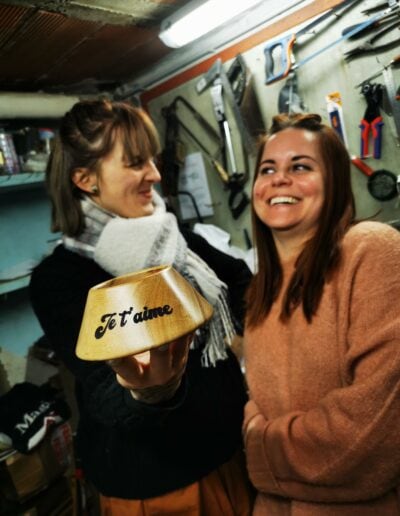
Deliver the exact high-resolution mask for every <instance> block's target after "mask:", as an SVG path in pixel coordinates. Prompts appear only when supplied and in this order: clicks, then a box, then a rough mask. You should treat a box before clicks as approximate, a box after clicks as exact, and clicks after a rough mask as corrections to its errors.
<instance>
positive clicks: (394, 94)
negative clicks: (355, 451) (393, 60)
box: [382, 67, 400, 141]
mask: <svg viewBox="0 0 400 516" xmlns="http://www.w3.org/2000/svg"><path fill="white" fill-rule="evenodd" d="M382 75H383V80H384V83H385V88H386V97H387V100H388V102H389V105H390V111H391V112H390V114H391V116H392V117H393V121H394V125H395V128H396V137H397V140H398V141H400V101H399V98H398V91H399V90H398V89H397V90H396V85H395V82H394V77H393V70H392V68H390V67H386V68H384V70H383V71H382Z"/></svg>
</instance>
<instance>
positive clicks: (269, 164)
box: [253, 128, 326, 243]
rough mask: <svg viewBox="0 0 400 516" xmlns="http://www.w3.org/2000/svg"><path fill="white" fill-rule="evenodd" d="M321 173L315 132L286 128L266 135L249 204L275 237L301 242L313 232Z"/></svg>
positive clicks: (320, 198) (321, 196) (319, 203)
mask: <svg viewBox="0 0 400 516" xmlns="http://www.w3.org/2000/svg"><path fill="white" fill-rule="evenodd" d="M325 173H326V172H325V167H324V163H323V161H322V157H321V154H320V150H319V145H318V136H317V135H316V134H315V133H313V132H311V131H307V130H305V129H294V128H288V129H284V130H282V131H280V132H278V133H276V134H274V135H272V136H271V137H270V138H269V139H268V141H267V142H266V144H265V146H264V150H263V153H262V156H261V160H260V164H259V168H258V170H257V177H256V180H255V183H254V187H253V205H254V210H255V213H256V214H257V216H258V218H259V219H260V220H261V221H262V222H263V223H264V224H265V225H266V226H268V227H269V228H270V230H271V232H272V235H273V237H274V240H275V241H277V240H282V239H286V240H287V239H293V240H296V241H297V242H301V243H304V242H305V241H306V240H308V238H310V237H311V236H312V235H313V234H314V233H315V231H316V228H317V226H318V219H319V216H320V213H321V209H322V205H323V202H324V198H325V194H324V175H325Z"/></svg>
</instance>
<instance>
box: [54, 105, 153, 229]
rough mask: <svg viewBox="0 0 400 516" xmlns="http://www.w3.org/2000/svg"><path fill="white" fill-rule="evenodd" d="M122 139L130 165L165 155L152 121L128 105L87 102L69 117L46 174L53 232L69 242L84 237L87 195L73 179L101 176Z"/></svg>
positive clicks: (137, 109)
mask: <svg viewBox="0 0 400 516" xmlns="http://www.w3.org/2000/svg"><path fill="white" fill-rule="evenodd" d="M117 134H118V135H120V136H121V138H122V144H123V147H124V153H125V157H126V159H127V161H129V162H138V161H139V162H141V161H143V162H145V161H147V160H148V159H149V158H153V157H155V156H156V155H157V154H158V153H159V152H160V144H159V139H158V135H157V131H156V128H155V127H154V125H153V123H152V121H151V120H150V118H149V117H148V115H147V114H146V113H145V112H144V111H143V110H142V109H139V108H136V107H134V106H132V105H131V104H129V103H127V102H111V101H108V100H92V101H81V102H78V103H76V104H75V105H74V106H73V107H72V108H71V110H70V111H68V112H67V113H66V114H65V115H64V117H63V118H62V120H61V125H60V129H59V132H58V135H57V136H56V138H55V142H54V147H53V150H52V152H51V154H50V158H49V162H48V164H47V169H46V186H47V190H48V193H49V196H50V199H51V204H52V220H51V230H52V231H61V232H62V233H64V234H65V235H68V236H76V235H79V234H80V233H81V232H82V231H83V229H84V218H83V213H82V209H81V205H80V199H81V195H82V194H81V191H80V190H79V189H78V188H77V187H76V186H75V185H74V183H73V182H72V174H73V172H74V170H76V169H77V168H88V169H90V170H93V171H95V172H97V171H98V170H99V168H100V162H101V159H102V158H104V157H105V156H107V155H108V154H109V153H110V152H111V151H112V149H113V146H114V144H115V138H116V135H117Z"/></svg>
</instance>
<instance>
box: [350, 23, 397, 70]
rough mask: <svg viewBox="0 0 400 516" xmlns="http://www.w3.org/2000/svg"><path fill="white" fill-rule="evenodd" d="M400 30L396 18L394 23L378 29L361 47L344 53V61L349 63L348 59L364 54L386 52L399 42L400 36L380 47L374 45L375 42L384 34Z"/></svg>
mask: <svg viewBox="0 0 400 516" xmlns="http://www.w3.org/2000/svg"><path fill="white" fill-rule="evenodd" d="M395 28H397V29H400V20H399V19H398V18H397V19H396V20H395V21H394V22H392V23H390V24H389V25H386V26H385V25H384V26H383V27H382V28H381V29H379V30H378V31H377V32H375V34H374V35H373V36H371V37H370V38H368V39H366V40H365V41H364V42H363V43H361V45H358V46H357V47H355V48H352V49H351V50H349V51H348V52H345V53H344V58H345V60H346V61H350V59H353V58H354V57H358V56H360V55H362V54H364V53H368V52H378V51H380V50H387V49H389V48H390V47H392V46H393V45H395V44H397V43H399V42H400V35H399V37H398V38H395V39H394V40H392V41H389V42H386V43H383V44H381V45H374V43H375V41H376V40H377V39H379V38H381V37H382V36H383V35H384V34H386V33H387V32H389V31H391V30H392V29H395Z"/></svg>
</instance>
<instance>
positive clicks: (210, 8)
mask: <svg viewBox="0 0 400 516" xmlns="http://www.w3.org/2000/svg"><path fill="white" fill-rule="evenodd" d="M261 1H262V0H236V1H232V0H231V1H226V0H208V1H206V2H203V3H202V4H201V5H199V2H198V1H197V2H190V3H189V4H187V5H186V6H184V8H183V9H181V10H179V11H177V12H176V13H175V14H174V15H172V16H171V17H170V18H167V19H165V20H164V21H163V22H162V24H161V32H160V34H159V37H160V39H161V41H162V42H163V43H164V44H165V45H167V46H168V47H172V48H178V47H182V46H184V45H186V44H187V43H190V42H191V41H194V40H195V39H198V38H200V37H201V36H203V35H204V34H206V33H208V32H210V31H212V30H213V29H216V28H217V27H219V26H220V25H222V24H223V23H225V22H227V21H228V20H230V19H232V18H234V17H235V16H237V15H238V14H240V13H242V12H244V11H246V10H247V9H249V8H250V7H253V6H254V5H256V4H258V3H260V2H261ZM192 4H193V8H192V9H191V10H189V9H190V6H191V5H192ZM185 13H186V14H185Z"/></svg>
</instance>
